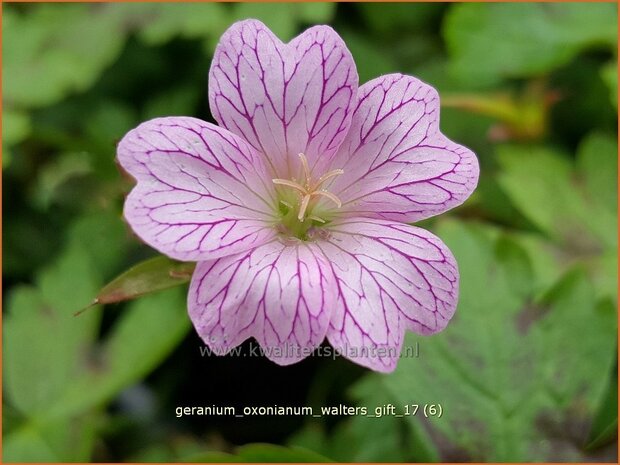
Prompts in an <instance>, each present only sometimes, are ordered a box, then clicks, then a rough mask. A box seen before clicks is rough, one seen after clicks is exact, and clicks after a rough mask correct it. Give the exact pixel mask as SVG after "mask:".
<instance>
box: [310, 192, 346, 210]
mask: <svg viewBox="0 0 620 465" xmlns="http://www.w3.org/2000/svg"><path fill="white" fill-rule="evenodd" d="M310 195H322V196H323V197H327V198H328V199H329V200H331V201H332V202H334V203H335V204H336V206H337V207H338V208H340V207H342V202H341V201H340V199H339V198H338V197H336V196H335V195H334V194H332V193H331V192H327V191H314V192H312V193H311V194H310Z"/></svg>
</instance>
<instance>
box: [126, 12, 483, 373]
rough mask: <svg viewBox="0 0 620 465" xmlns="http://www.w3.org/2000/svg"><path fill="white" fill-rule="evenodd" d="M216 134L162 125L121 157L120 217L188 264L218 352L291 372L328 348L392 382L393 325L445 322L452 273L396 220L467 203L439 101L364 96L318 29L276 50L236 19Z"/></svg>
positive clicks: (374, 91) (420, 94)
mask: <svg viewBox="0 0 620 465" xmlns="http://www.w3.org/2000/svg"><path fill="white" fill-rule="evenodd" d="M209 102H210V106H211V111H212V113H213V116H214V118H215V119H216V120H217V122H218V123H219V126H216V125H214V124H211V123H207V122H204V121H201V120H198V119H195V118H189V117H169V118H157V119H154V120H151V121H147V122H146V123H143V124H141V125H140V126H138V127H137V128H135V129H133V130H132V131H130V132H129V133H128V134H127V135H126V136H125V137H124V138H123V140H122V141H121V142H120V144H119V146H118V160H119V162H120V164H121V165H122V167H123V168H124V169H125V170H126V171H127V172H129V173H130V174H131V175H132V176H133V177H134V178H135V179H136V180H137V185H136V186H135V188H134V189H133V190H132V191H131V193H130V194H129V195H128V197H127V199H126V202H125V208H124V215H125V218H126V219H127V221H128V222H129V224H130V225H131V227H132V228H133V230H134V231H135V233H136V234H137V235H138V236H139V237H140V238H141V239H142V240H143V241H144V242H146V243H147V244H149V245H150V246H152V247H154V248H155V249H157V250H158V251H160V252H161V253H163V254H166V255H168V256H170V257H172V258H175V259H178V260H185V261H196V262H198V264H197V266H196V270H195V272H194V275H193V277H192V281H191V285H190V288H189V296H188V307H189V315H190V317H191V320H192V322H193V324H194V327H195V328H196V330H197V332H198V334H199V335H200V336H201V338H202V339H203V340H204V342H205V343H206V344H207V345H208V346H209V347H210V348H211V349H212V350H213V351H214V352H215V353H217V354H225V353H227V352H229V351H230V350H231V349H232V348H234V347H236V346H237V345H239V344H241V343H242V342H243V341H244V340H246V339H248V338H250V337H254V338H255V339H256V340H257V341H258V342H259V344H260V345H261V347H262V349H263V352H264V354H265V355H266V356H267V357H269V358H270V359H271V360H273V361H274V362H276V363H278V364H281V365H287V364H291V363H295V362H297V361H299V360H301V359H302V358H304V357H305V356H307V355H309V354H310V352H311V351H312V349H314V348H316V347H318V346H319V345H320V344H321V343H322V342H323V341H324V339H325V338H326V337H327V340H328V341H329V342H330V343H331V345H332V346H333V348H334V349H335V350H336V351H338V352H340V353H342V355H344V356H345V357H348V358H350V359H351V360H353V361H354V362H356V363H359V364H361V365H363V366H366V367H369V368H372V369H374V370H378V371H384V372H389V371H392V370H393V369H394V368H395V366H396V363H397V360H398V358H399V354H400V351H401V347H402V344H403V337H404V333H405V331H406V330H407V329H408V330H411V331H414V332H416V333H419V334H424V335H426V334H432V333H435V332H437V331H440V330H442V329H443V328H444V327H445V326H446V324H447V323H448V321H449V320H450V318H451V317H452V315H453V313H454V310H455V307H456V302H457V296H458V283H459V274H458V270H457V265H456V263H455V260H454V257H453V256H452V254H451V253H450V251H449V250H448V248H447V247H446V246H445V245H444V244H443V243H442V242H441V240H439V239H438V238H437V237H435V236H434V235H433V234H431V233H429V232H428V231H425V230H423V229H420V228H417V227H415V226H410V225H409V224H408V223H412V222H416V221H419V220H422V219H425V218H429V217H431V216H434V215H437V214H439V213H442V212H444V211H446V210H449V209H450V208H452V207H455V206H457V205H459V204H461V203H462V202H463V201H465V199H467V197H468V196H469V195H470V194H471V193H472V191H473V190H474V188H475V186H476V183H477V180H478V162H477V160H476V157H475V156H474V154H473V153H472V152H471V151H470V150H468V149H467V148H465V147H463V146H460V145H457V144H455V143H453V142H451V141H449V140H448V139H447V138H446V137H445V136H443V135H442V134H441V133H440V132H439V97H438V95H437V92H436V91H435V90H434V89H433V88H432V87H430V86H429V85H427V84H424V83H423V82H421V81H419V80H418V79H416V78H414V77H410V76H404V75H400V74H391V75H387V76H381V77H379V78H377V79H374V80H372V81H370V82H368V83H366V84H364V85H362V86H360V87H359V88H358V76H357V71H356V68H355V63H354V61H353V58H352V57H351V54H350V52H349V50H348V49H347V47H346V45H345V44H344V42H343V41H342V39H341V38H340V37H339V36H338V34H336V32H335V31H334V30H333V29H331V28H330V27H327V26H316V27H312V28H310V29H308V30H307V31H305V32H304V33H303V34H301V35H299V36H298V37H296V38H295V39H293V40H292V41H291V42H289V43H288V44H284V43H282V42H281V41H280V40H279V39H278V38H277V37H275V36H274V34H273V33H272V32H271V31H270V30H269V29H268V28H267V27H266V26H265V25H264V24H262V23H261V22H259V21H255V20H247V21H242V22H238V23H235V24H233V25H232V26H231V27H230V28H229V29H228V30H227V31H226V32H225V33H224V35H223V36H222V38H221V40H220V43H219V45H218V46H217V49H216V51H215V55H214V58H213V62H212V64H211V70H210V73H209Z"/></svg>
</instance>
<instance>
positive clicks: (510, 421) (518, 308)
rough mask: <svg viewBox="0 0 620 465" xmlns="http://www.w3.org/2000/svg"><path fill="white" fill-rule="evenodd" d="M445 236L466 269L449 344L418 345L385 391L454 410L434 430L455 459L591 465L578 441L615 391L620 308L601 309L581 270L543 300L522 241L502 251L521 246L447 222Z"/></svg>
mask: <svg viewBox="0 0 620 465" xmlns="http://www.w3.org/2000/svg"><path fill="white" fill-rule="evenodd" d="M437 234H438V235H439V236H440V237H441V238H442V239H443V240H444V241H445V242H446V243H447V245H448V246H449V247H450V248H451V250H452V251H453V252H454V255H455V257H456V259H457V261H458V263H459V268H460V271H461V286H460V288H461V296H460V301H459V307H458V309H457V312H456V314H455V316H454V319H453V321H452V322H451V323H450V325H448V327H447V329H446V330H444V331H443V332H442V333H441V334H437V335H435V336H432V337H424V338H423V337H417V336H415V335H409V336H408V337H407V339H406V341H405V345H406V346H408V345H411V344H415V343H419V347H420V348H419V352H420V356H419V357H418V358H403V359H401V360H400V362H399V365H398V368H397V370H396V371H395V372H394V373H393V374H392V375H389V376H384V377H381V383H382V385H383V386H384V388H386V389H388V391H389V392H390V393H391V395H393V396H395V398H396V399H397V400H398V403H399V404H400V405H405V404H411V403H415V404H420V405H424V404H441V405H442V410H443V415H442V416H441V418H437V417H430V418H428V419H424V421H425V422H428V424H429V425H430V428H431V430H433V431H435V432H436V434H434V435H433V436H432V437H434V438H437V437H441V438H442V439H441V441H440V442H438V443H436V444H437V445H438V446H439V447H440V450H442V451H444V452H443V453H444V454H445V453H446V451H448V450H451V451H460V452H458V455H456V456H455V455H450V456H449V457H450V459H451V460H453V461H463V460H464V461H470V460H473V461H511V462H512V461H577V460H579V459H582V458H583V457H582V455H581V451H580V450H579V447H578V446H576V445H575V444H574V442H573V439H572V437H569V435H568V434H566V432H567V431H569V430H570V431H573V429H574V428H576V427H577V426H578V425H580V424H587V422H588V421H589V420H590V419H591V418H592V416H593V414H594V410H595V407H596V405H597V402H598V400H599V398H600V396H601V395H602V392H603V389H604V388H605V387H606V380H607V374H608V373H609V371H610V370H611V367H612V364H613V362H614V358H613V349H614V347H615V336H616V315H615V312H614V309H613V308H602V307H600V306H597V305H596V303H595V294H594V290H593V289H592V286H591V285H590V284H589V282H588V280H587V279H586V278H585V277H584V274H583V273H581V272H573V273H571V274H569V275H567V276H566V277H565V278H564V279H563V280H562V281H560V283H559V284H558V285H556V286H555V287H554V288H552V290H551V291H549V292H547V293H546V294H545V298H544V299H541V300H534V294H533V293H534V292H535V287H534V286H530V285H528V284H527V283H528V282H533V279H532V277H531V276H530V277H529V278H528V276H527V275H528V273H529V272H528V268H530V267H528V266H527V265H526V263H524V260H526V258H525V255H523V253H521V252H519V251H518V247H519V244H518V242H514V243H513V244H510V245H509V246H508V245H507V244H504V245H501V244H500V242H501V241H504V242H505V241H508V240H509V239H508V238H506V237H504V236H500V235H499V233H498V231H496V230H494V229H490V228H489V227H483V226H480V225H475V224H471V225H464V224H459V223H456V222H443V223H441V224H440V227H439V229H438V230H437ZM507 247H510V249H512V251H511V252H510V253H509V254H507V253H506V248H507ZM507 255H508V259H507V258H506V257H507ZM532 269H533V268H532ZM515 275H516V276H520V277H519V283H520V284H519V285H518V286H515V285H514V281H515ZM528 288H529V289H528ZM422 418H423V417H422ZM422 418H419V417H417V416H416V417H408V419H409V421H412V422H414V423H416V424H417V423H418V422H420V421H422ZM579 431H580V433H579V434H581V435H582V438H581V440H583V441H585V436H586V434H587V432H586V431H585V430H584V429H583V428H582V429H581V430H579ZM442 458H443V459H444V460H445V456H444V455H442Z"/></svg>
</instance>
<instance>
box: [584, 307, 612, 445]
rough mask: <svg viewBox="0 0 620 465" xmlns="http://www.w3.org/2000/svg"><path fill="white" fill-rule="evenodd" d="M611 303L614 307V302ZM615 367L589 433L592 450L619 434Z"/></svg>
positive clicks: (589, 443)
mask: <svg viewBox="0 0 620 465" xmlns="http://www.w3.org/2000/svg"><path fill="white" fill-rule="evenodd" d="M609 305H611V306H612V307H613V304H611V303H609ZM611 311H613V308H612V310H611ZM616 352H617V350H616V351H614V353H616ZM614 368H615V369H614V370H612V372H611V373H610V376H609V384H608V385H607V390H606V391H605V394H604V395H603V397H602V400H601V402H600V405H599V407H598V412H597V414H596V416H595V417H594V422H593V423H592V428H591V429H590V434H589V435H588V443H587V445H586V448H587V449H590V450H593V449H596V448H598V447H601V446H604V445H605V444H607V443H609V442H611V441H612V440H614V439H615V438H616V437H617V436H618V369H617V366H616V367H614Z"/></svg>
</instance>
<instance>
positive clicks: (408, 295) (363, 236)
mask: <svg viewBox="0 0 620 465" xmlns="http://www.w3.org/2000/svg"><path fill="white" fill-rule="evenodd" d="M330 232H331V235H330V238H329V239H328V241H327V242H322V243H320V248H321V250H322V251H323V253H324V254H325V257H327V259H328V260H329V263H330V264H331V267H332V270H333V272H334V276H335V279H336V283H337V291H338V300H337V304H336V307H335V309H334V312H333V314H332V318H331V321H330V327H329V330H328V331H327V338H328V340H329V342H330V343H331V344H332V346H334V348H336V349H338V350H339V351H341V353H342V354H343V355H344V356H345V357H347V358H349V359H351V360H352V361H354V362H355V363H358V364H360V365H363V366H366V367H369V368H372V369H374V370H377V371H383V372H390V371H392V370H394V368H395V367H396V363H397V361H398V358H399V355H400V350H401V347H402V343H403V337H404V333H405V330H406V329H410V330H412V331H414V332H416V333H419V334H424V335H426V334H432V333H435V332H437V331H441V330H442V329H443V328H444V327H445V326H446V324H447V323H448V321H449V320H450V318H451V317H452V315H453V314H454V310H455V308H456V302H457V299H458V284H459V274H458V269H457V265H456V262H455V260H454V257H453V256H452V253H451V252H450V251H449V250H448V248H447V247H446V246H445V245H444V244H443V243H442V242H441V240H439V239H438V238H437V237H435V236H434V235H432V234H431V233H429V232H428V231H425V230H424V229H420V228H417V227H414V226H409V225H406V224H401V223H394V222H389V221H384V220H371V219H365V218H354V219H349V220H343V221H342V222H339V223H334V224H333V225H330Z"/></svg>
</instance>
